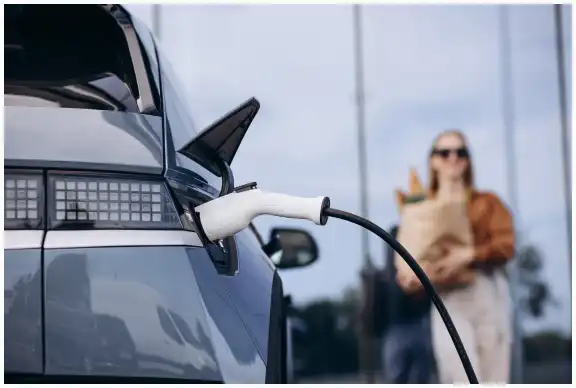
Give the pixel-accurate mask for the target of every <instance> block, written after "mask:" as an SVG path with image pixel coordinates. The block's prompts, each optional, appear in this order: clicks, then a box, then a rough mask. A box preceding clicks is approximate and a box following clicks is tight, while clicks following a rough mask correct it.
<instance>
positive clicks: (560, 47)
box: [554, 4, 572, 283]
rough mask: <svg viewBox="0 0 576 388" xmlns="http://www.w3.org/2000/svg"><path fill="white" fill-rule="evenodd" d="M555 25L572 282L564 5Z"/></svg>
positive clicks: (556, 7)
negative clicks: (563, 23) (563, 25)
mask: <svg viewBox="0 0 576 388" xmlns="http://www.w3.org/2000/svg"><path fill="white" fill-rule="evenodd" d="M554 27H555V32H556V34H555V35H556V36H555V41H556V65H557V67H558V70H557V72H558V103H559V108H560V112H559V113H560V130H561V133H560V136H561V139H562V140H561V143H562V169H563V170H564V201H565V205H566V227H567V232H568V235H567V236H566V237H567V238H568V253H569V255H568V265H569V266H570V270H569V271H568V272H569V273H570V283H572V178H571V165H570V143H569V141H570V134H569V128H568V115H567V113H566V72H565V70H564V34H563V28H562V5H561V4H554Z"/></svg>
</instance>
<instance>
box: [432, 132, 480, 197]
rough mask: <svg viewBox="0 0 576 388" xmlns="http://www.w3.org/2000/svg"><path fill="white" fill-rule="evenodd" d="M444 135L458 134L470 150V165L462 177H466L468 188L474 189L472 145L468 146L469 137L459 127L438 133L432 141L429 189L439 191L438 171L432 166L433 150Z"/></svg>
mask: <svg viewBox="0 0 576 388" xmlns="http://www.w3.org/2000/svg"><path fill="white" fill-rule="evenodd" d="M444 136H456V137H457V138H459V139H460V141H461V142H462V145H463V146H464V147H465V148H466V149H467V150H468V166H467V167H466V170H464V172H463V173H462V178H463V179H464V185H465V186H466V188H467V189H474V169H473V167H472V156H471V155H470V147H468V139H467V138H466V136H465V135H464V133H462V132H461V131H459V130H457V129H450V130H447V131H443V132H441V133H440V134H438V135H437V136H436V137H435V138H434V141H433V142H432V148H431V149H430V154H429V156H428V179H429V182H430V184H429V186H428V190H429V191H430V193H431V194H436V192H437V191H438V187H439V183H438V172H437V171H436V170H434V168H433V167H432V157H433V156H434V154H433V152H434V149H435V148H436V145H437V144H438V142H439V141H440V139H442V138H443V137H444Z"/></svg>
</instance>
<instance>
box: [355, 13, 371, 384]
mask: <svg viewBox="0 0 576 388" xmlns="http://www.w3.org/2000/svg"><path fill="white" fill-rule="evenodd" d="M352 7H353V8H352V10H353V33H354V63H355V82H356V123H357V128H358V131H357V135H358V138H357V146H358V168H359V176H360V182H359V183H360V214H361V215H362V217H364V218H368V176H367V161H366V134H365V131H366V129H365V106H364V54H363V47H362V44H363V39H362V12H361V11H362V9H361V6H360V5H359V4H354V5H352ZM360 233H361V235H360V236H361V252H362V269H361V271H360V273H361V274H360V282H361V287H362V297H363V303H364V306H366V305H367V300H368V299H369V298H368V295H370V294H371V293H372V292H373V290H371V286H372V284H371V283H372V282H371V281H370V280H371V278H372V277H371V276H370V273H371V272H372V271H373V265H372V261H371V259H370V253H369V249H370V247H369V234H368V233H369V232H368V230H366V229H364V228H362V229H361V231H360ZM362 274H364V276H362ZM372 314H373V312H372V311H367V314H366V316H365V321H364V322H361V323H360V332H359V353H360V354H359V356H360V370H361V372H362V373H363V374H364V378H365V382H366V383H369V384H373V383H375V373H374V367H373V365H372V363H373V360H374V354H373V353H374V352H373V351H372V346H371V345H373V338H371V336H370V330H369V328H370V327H371V325H372V319H371V315H372Z"/></svg>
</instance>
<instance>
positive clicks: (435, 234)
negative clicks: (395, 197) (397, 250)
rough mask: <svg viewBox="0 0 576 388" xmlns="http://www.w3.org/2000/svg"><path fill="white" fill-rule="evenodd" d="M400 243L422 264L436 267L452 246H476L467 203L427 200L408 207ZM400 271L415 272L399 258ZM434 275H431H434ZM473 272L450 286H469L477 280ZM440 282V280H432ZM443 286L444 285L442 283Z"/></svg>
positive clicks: (403, 219)
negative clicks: (473, 244)
mask: <svg viewBox="0 0 576 388" xmlns="http://www.w3.org/2000/svg"><path fill="white" fill-rule="evenodd" d="M398 241H399V242H400V243H401V244H402V245H403V246H404V247H405V248H406V249H407V250H408V252H410V254H411V255H412V256H414V258H415V259H416V260H417V261H418V262H419V263H420V264H423V263H426V262H428V263H430V264H432V265H433V264H434V263H435V262H438V261H439V260H442V259H443V258H444V257H446V254H447V247H449V246H451V245H463V246H470V245H471V244H472V243H473V239H472V233H471V230H470V223H469V221H468V215H467V204H466V203H465V202H441V201H438V200H433V199H427V200H424V201H422V202H418V203H412V204H409V205H405V206H404V207H403V209H402V215H401V221H400V228H399V231H398ZM396 268H398V272H399V273H401V272H402V271H406V270H408V271H412V270H411V269H410V268H409V267H408V265H407V264H406V262H405V261H404V259H402V258H401V257H400V256H399V255H398V254H397V255H396ZM432 273H433V272H431V274H432ZM473 275H474V273H473V272H472V270H471V269H470V270H468V269H466V270H463V271H462V272H460V273H458V274H457V275H455V277H454V279H449V283H450V285H465V284H468V283H470V282H471V281H472V280H473ZM430 280H431V281H432V282H433V283H434V282H436V283H437V279H433V277H432V278H431V279H430ZM438 286H440V287H441V286H442V284H438Z"/></svg>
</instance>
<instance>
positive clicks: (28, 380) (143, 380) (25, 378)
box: [4, 373, 224, 384]
mask: <svg viewBox="0 0 576 388" xmlns="http://www.w3.org/2000/svg"><path fill="white" fill-rule="evenodd" d="M4 382H5V383H6V384H223V383H224V382H223V381H205V380H191V379H171V378H156V377H119V376H94V375H90V376H72V375H66V376H60V375H34V374H20V373H5V374H4Z"/></svg>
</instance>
